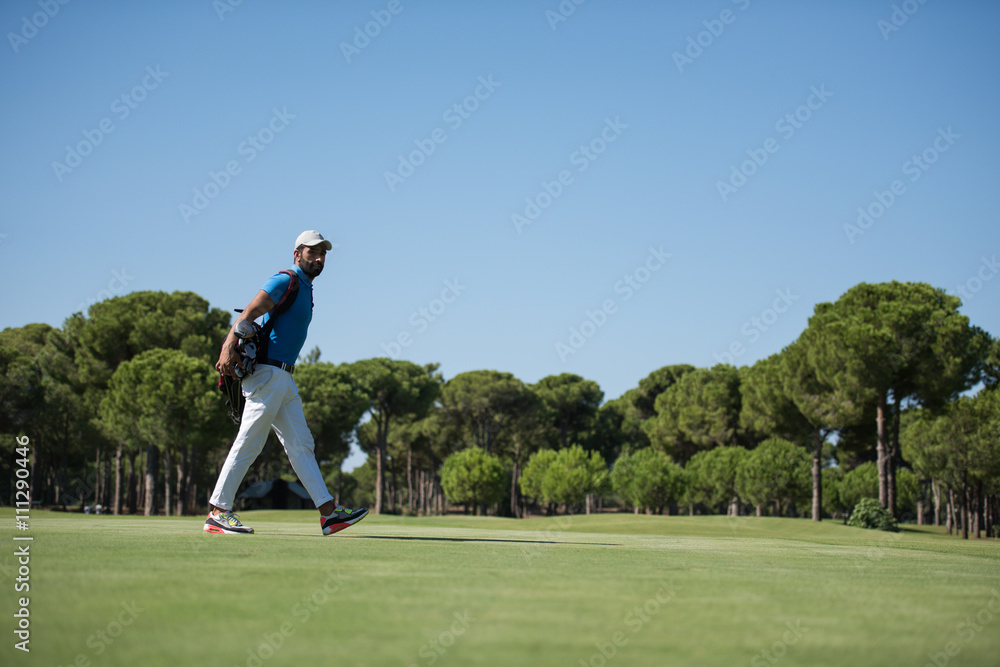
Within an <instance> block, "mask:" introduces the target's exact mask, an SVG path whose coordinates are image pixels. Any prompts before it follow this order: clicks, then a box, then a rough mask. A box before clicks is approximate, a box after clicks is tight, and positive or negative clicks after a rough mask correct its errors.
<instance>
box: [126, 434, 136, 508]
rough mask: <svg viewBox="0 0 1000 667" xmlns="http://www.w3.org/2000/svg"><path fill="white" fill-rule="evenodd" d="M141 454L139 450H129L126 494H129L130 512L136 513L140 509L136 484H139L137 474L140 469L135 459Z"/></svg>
mask: <svg viewBox="0 0 1000 667" xmlns="http://www.w3.org/2000/svg"><path fill="white" fill-rule="evenodd" d="M138 455H139V452H137V451H134V450H132V451H129V453H128V484H126V486H127V488H126V489H125V494H126V495H127V496H128V513H129V514H135V513H136V512H138V511H139V505H138V503H139V496H138V495H137V494H136V491H137V489H136V485H137V484H138V481H137V476H138V474H139V473H138V469H137V468H136V467H135V459H136V457H137V456H138Z"/></svg>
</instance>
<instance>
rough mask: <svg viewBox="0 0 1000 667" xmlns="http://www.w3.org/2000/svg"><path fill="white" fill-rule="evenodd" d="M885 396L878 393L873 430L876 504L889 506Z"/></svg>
mask: <svg viewBox="0 0 1000 667" xmlns="http://www.w3.org/2000/svg"><path fill="white" fill-rule="evenodd" d="M885 411H886V396H885V392H883V393H881V394H879V397H878V405H877V407H876V412H875V430H876V433H877V434H878V444H877V445H876V450H875V451H876V452H877V454H878V461H877V464H878V504H879V505H881V506H882V507H889V490H888V486H889V473H888V467H889V464H888V453H889V442H888V438H887V437H886V428H885Z"/></svg>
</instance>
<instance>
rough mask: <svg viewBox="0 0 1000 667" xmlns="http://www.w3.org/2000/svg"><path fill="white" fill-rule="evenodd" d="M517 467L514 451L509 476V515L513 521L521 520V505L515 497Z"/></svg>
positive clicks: (518, 473) (518, 472) (515, 452)
mask: <svg viewBox="0 0 1000 667" xmlns="http://www.w3.org/2000/svg"><path fill="white" fill-rule="evenodd" d="M520 474H521V473H520V471H519V470H518V465H517V450H516V449H515V450H514V470H513V472H512V474H511V476H510V513H511V515H512V516H513V517H514V518H515V519H520V518H522V514H521V503H520V502H519V500H520V499H519V498H518V497H517V478H518V477H519V476H520Z"/></svg>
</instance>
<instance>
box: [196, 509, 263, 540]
mask: <svg viewBox="0 0 1000 667" xmlns="http://www.w3.org/2000/svg"><path fill="white" fill-rule="evenodd" d="M205 532H206V533H218V534H220V535H249V534H251V533H253V528H251V527H250V526H244V525H243V524H242V523H240V518H239V517H238V516H236V515H235V514H234V513H233V512H232V511H231V510H228V511H225V512H221V513H219V514H212V513H211V512H209V513H208V518H207V519H205Z"/></svg>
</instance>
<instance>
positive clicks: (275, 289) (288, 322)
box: [261, 266, 313, 365]
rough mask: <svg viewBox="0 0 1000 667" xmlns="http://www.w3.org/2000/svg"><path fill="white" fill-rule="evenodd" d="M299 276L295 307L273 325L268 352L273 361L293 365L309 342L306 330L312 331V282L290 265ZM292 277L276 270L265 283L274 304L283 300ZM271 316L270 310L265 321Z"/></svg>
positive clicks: (297, 268) (300, 270)
mask: <svg viewBox="0 0 1000 667" xmlns="http://www.w3.org/2000/svg"><path fill="white" fill-rule="evenodd" d="M290 270H291V271H294V272H295V273H296V274H297V275H298V277H299V295H298V296H297V297H296V298H295V303H294V304H292V307H291V308H290V309H288V310H287V311H285V312H284V313H282V314H281V316H279V317H278V319H276V320H275V321H274V328H273V329H272V330H271V342H270V343H268V351H267V356H268V358H269V359H271V360H273V361H281V362H283V363H286V364H289V365H292V364H294V363H295V360H296V359H298V358H299V352H301V351H302V346H303V345H304V344H305V342H306V334H307V333H308V332H309V322H311V321H312V311H313V298H312V291H313V290H312V283H311V282H309V278H307V277H306V274H305V273H303V271H302V269H300V268H299V267H297V266H292V268H291V269H290ZM290 281H291V278H289V277H288V274H285V273H276V274H274V275H273V276H271V278H269V279H268V281H267V282H266V283H264V285H263V287H261V289H262V290H264V291H265V292H267V293H268V295H269V296H270V297H271V301H274V303H275V304H277V303H278V301H279V300H281V297H282V295H284V293H285V290H286V289H288V283H289V282H290ZM270 319H271V313H267V314H265V315H264V319H263V323H264V324H267V322H268V320H270Z"/></svg>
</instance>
